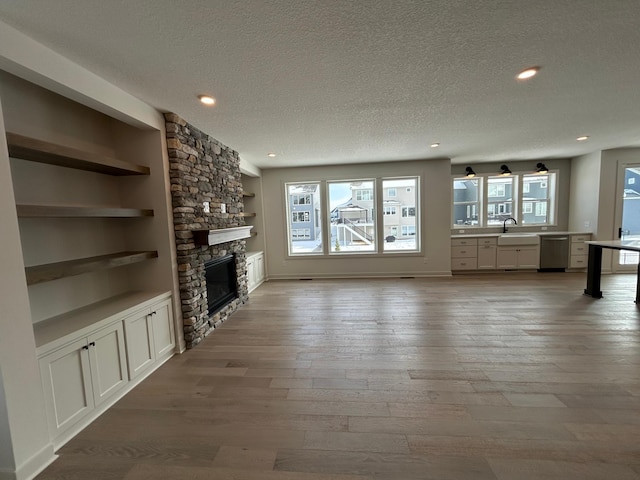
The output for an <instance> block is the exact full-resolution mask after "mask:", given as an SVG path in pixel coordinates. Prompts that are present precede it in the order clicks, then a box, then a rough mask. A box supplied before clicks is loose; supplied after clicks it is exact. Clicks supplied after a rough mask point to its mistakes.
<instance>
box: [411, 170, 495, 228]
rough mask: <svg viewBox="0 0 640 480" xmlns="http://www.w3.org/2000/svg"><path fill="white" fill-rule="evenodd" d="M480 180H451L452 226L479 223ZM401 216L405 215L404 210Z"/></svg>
mask: <svg viewBox="0 0 640 480" xmlns="http://www.w3.org/2000/svg"><path fill="white" fill-rule="evenodd" d="M481 182H482V179H481V178H469V179H467V178H455V179H454V180H453V216H452V218H453V226H454V227H460V226H463V225H479V223H480V219H479V218H478V212H479V211H480V201H481V198H482V191H481V187H482V183H481ZM469 207H471V208H469ZM409 208H411V207H409ZM402 216H403V217H404V216H405V215H404V211H403V212H402Z"/></svg>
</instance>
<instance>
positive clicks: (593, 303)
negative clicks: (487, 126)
mask: <svg viewBox="0 0 640 480" xmlns="http://www.w3.org/2000/svg"><path fill="white" fill-rule="evenodd" d="M585 283H586V280H585V275H584V274H583V273H549V274H547V273H527V274H522V273H509V274H504V275H493V274H487V275H459V276H455V277H452V278H429V279H374V280H313V281H278V282H273V281H272V282H268V283H266V284H264V285H262V286H261V287H260V288H258V289H257V290H256V291H255V292H254V293H252V295H251V300H250V302H249V303H248V304H247V305H245V306H244V307H242V308H241V309H240V310H239V311H238V312H237V313H235V314H234V315H233V316H232V317H231V319H230V320H229V321H227V322H226V323H225V324H224V325H223V326H222V327H221V328H219V329H217V330H216V331H215V332H214V333H213V334H211V335H210V336H209V337H208V338H207V339H206V340H205V341H204V342H202V343H201V344H200V345H198V346H197V347H196V348H195V349H193V350H189V351H187V352H186V353H184V354H183V355H178V356H175V357H174V358H172V359H171V360H170V361H169V362H167V363H166V364H165V365H164V366H163V367H161V368H160V369H159V370H158V371H157V372H155V373H154V374H153V375H152V376H151V377H150V378H148V379H147V380H145V381H144V382H143V383H142V384H141V385H140V386H139V387H138V388H136V389H135V390H134V391H132V392H131V393H129V394H128V395H127V396H126V397H125V398H124V399H122V400H121V401H120V402H119V403H117V404H116V405H115V406H114V407H113V408H112V409H110V410H109V411H108V412H107V413H105V414H104V415H103V416H102V417H100V418H99V419H98V420H96V421H95V422H94V423H93V424H92V425H90V426H89V427H88V428H87V429H85V430H84V431H83V432H82V433H80V434H79V435H78V436H77V437H75V438H74V439H73V440H71V441H70V442H69V443H68V444H67V445H65V446H64V447H63V448H62V449H61V450H60V451H59V454H60V458H59V459H58V460H57V461H56V462H55V463H54V464H52V465H51V466H50V467H49V468H47V469H46V470H45V471H44V472H43V473H42V474H40V475H39V476H38V477H37V478H38V479H39V480H49V479H91V480H102V479H125V480H142V479H160V478H161V479H163V480H173V479H176V480H177V479H180V480H183V479H224V480H257V479H261V480H289V479H291V480H294V479H295V480H365V479H369V480H414V479H421V480H423V479H424V480H426V479H433V480H467V479H469V480H514V479H517V480H542V479H544V480H572V479H580V480H591V479H611V480H627V479H629V480H631V479H635V480H638V479H640V333H639V332H640V310H639V309H638V307H636V305H635V304H634V302H633V299H634V296H635V275H609V276H605V277H603V291H604V295H605V298H603V299H600V300H594V299H592V298H590V297H586V296H584V295H582V291H583V289H584V287H585Z"/></svg>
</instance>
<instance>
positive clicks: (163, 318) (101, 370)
mask: <svg viewBox="0 0 640 480" xmlns="http://www.w3.org/2000/svg"><path fill="white" fill-rule="evenodd" d="M96 316H98V318H100V320H97V321H96ZM35 333H36V342H37V345H38V350H37V353H38V361H39V364H40V374H41V377H42V385H43V390H44V394H45V404H46V408H47V416H48V419H49V430H50V435H51V438H52V441H53V442H54V443H55V444H56V445H61V444H63V443H64V442H66V441H67V440H68V439H69V438H71V437H72V436H73V435H74V434H76V433H77V432H78V431H80V430H81V429H82V428H84V427H85V426H86V425H87V424H88V423H90V422H91V421H92V420H93V419H95V418H96V417H97V416H98V415H99V414H100V413H102V412H103V411H104V409H105V408H107V407H108V406H110V405H112V404H113V403H114V402H115V401H117V400H118V399H119V398H121V397H122V396H123V395H124V394H125V393H126V392H127V391H129V390H130V389H131V388H133V386H135V384H136V383H137V381H135V380H138V381H139V380H141V379H142V378H144V375H142V374H144V373H147V374H148V373H150V372H151V371H153V369H154V367H157V366H158V365H160V364H161V363H162V362H163V361H165V360H167V359H168V358H170V357H171V355H172V354H173V349H174V346H175V340H174V338H175V337H174V334H173V315H172V309H171V298H170V293H169V292H167V293H163V294H147V293H138V294H137V295H136V296H133V297H131V296H121V297H119V298H117V299H113V300H109V301H105V302H101V303H100V305H99V306H96V307H95V310H94V311H93V312H92V311H90V310H89V309H80V310H78V311H76V312H71V313H69V314H66V315H63V316H60V317H58V318H57V319H54V321H53V322H52V321H49V322H42V323H41V324H37V325H36V326H35Z"/></svg>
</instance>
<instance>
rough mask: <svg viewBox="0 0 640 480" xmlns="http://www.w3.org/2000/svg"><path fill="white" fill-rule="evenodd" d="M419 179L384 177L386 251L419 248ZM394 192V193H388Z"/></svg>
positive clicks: (383, 200)
mask: <svg viewBox="0 0 640 480" xmlns="http://www.w3.org/2000/svg"><path fill="white" fill-rule="evenodd" d="M417 186H418V179H417V178H415V177H412V178H394V179H383V180H382V187H383V189H382V190H383V192H385V196H384V197H383V198H382V204H383V210H384V215H383V220H384V239H383V241H384V243H383V246H384V251H385V252H392V251H404V250H417V249H418V244H419V243H418V240H417V234H416V232H417V228H416V225H417V223H416V222H417V221H416V219H417V217H418V213H417V212H418V198H417V194H418V189H417ZM388 192H393V193H394V195H388Z"/></svg>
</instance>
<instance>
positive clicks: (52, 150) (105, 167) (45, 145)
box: [7, 132, 150, 176]
mask: <svg viewBox="0 0 640 480" xmlns="http://www.w3.org/2000/svg"><path fill="white" fill-rule="evenodd" d="M7 144H8V147H9V155H10V156H11V157H14V158H21V159H23V160H30V161H32V162H38V163H46V164H49V165H57V166H60V167H68V168H75V169H77V170H87V171H89V172H98V173H105V174H108V175H118V176H120V175H149V173H150V170H149V167H145V166H143V165H134V164H131V163H127V162H123V161H121V160H117V159H115V158H111V157H107V156H104V155H98V154H94V153H89V152H84V151H82V150H77V149H75V148H70V147H66V146H64V145H57V144H55V143H49V142H45V141H43V140H37V139H35V138H30V137H25V136H22V135H18V134H16V133H10V132H7Z"/></svg>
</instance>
